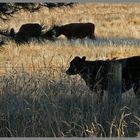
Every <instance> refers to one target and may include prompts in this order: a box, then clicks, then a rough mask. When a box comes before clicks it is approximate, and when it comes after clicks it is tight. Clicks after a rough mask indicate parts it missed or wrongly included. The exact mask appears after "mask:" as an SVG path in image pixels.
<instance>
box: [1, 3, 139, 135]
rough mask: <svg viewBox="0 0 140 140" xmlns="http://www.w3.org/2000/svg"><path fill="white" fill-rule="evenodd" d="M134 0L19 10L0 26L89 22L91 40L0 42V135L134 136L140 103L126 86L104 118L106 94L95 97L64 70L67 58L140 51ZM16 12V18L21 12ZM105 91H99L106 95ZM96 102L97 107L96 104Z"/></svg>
mask: <svg viewBox="0 0 140 140" xmlns="http://www.w3.org/2000/svg"><path fill="white" fill-rule="evenodd" d="M139 8H140V5H139V4H95V3H84V4H78V5H75V6H74V7H73V8H69V7H67V8H66V7H63V8H55V9H53V10H49V9H47V8H42V9H40V10H39V11H38V12H34V13H30V12H27V11H19V12H17V13H16V14H14V17H11V19H10V20H9V21H7V22H3V21H1V25H0V28H2V29H4V28H8V27H9V28H12V27H14V28H15V29H16V30H17V31H18V28H19V27H20V26H21V25H22V24H23V23H27V22H39V23H44V24H45V25H46V28H47V29H48V28H50V27H51V26H52V25H54V24H66V23H70V22H93V23H95V26H96V31H95V34H96V37H97V40H95V41H92V40H90V39H85V40H76V41H67V40H66V38H65V37H64V36H61V37H60V38H59V39H58V40H57V41H55V42H51V41H47V40H46V41H45V42H42V43H39V42H37V41H35V40H33V41H32V42H31V43H30V44H23V45H20V46H18V45H17V44H15V43H14V42H13V41H9V42H7V44H6V45H3V46H2V47H1V48H0V136H19V137H20V136H32V137H35V136H37V137H41V136H44V137H45V136H46V137H49V136H53V137H55V136H64V137H71V136H79V137H83V136H87V137H88V136H91V137H96V136H98V137H102V136H110V137H140V105H139V99H136V98H135V96H134V93H133V91H132V90H130V91H128V92H127V93H125V94H123V101H122V106H121V110H117V112H116V115H115V116H114V118H113V119H112V120H108V116H107V112H106V108H105V106H106V97H104V102H103V103H101V105H99V104H98V103H97V95H96V93H95V92H91V91H90V90H89V89H88V87H87V86H86V85H85V83H84V81H83V80H82V79H81V78H80V77H79V76H78V75H76V76H72V77H69V76H67V75H66V74H65V70H66V69H67V67H68V66H69V62H70V60H71V59H72V58H73V57H75V56H76V55H78V56H83V55H85V56H86V57H87V59H88V60H95V59H108V58H109V59H110V58H113V57H118V58H124V57H129V56H134V55H139V54H140V48H139V45H140V41H139V36H140V17H139V14H140V13H139ZM21 17H22V18H21ZM106 94H107V93H105V95H106ZM100 106H101V107H100Z"/></svg>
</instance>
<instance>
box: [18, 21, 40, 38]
mask: <svg viewBox="0 0 140 140" xmlns="http://www.w3.org/2000/svg"><path fill="white" fill-rule="evenodd" d="M41 32H42V26H41V25H40V24H38V23H27V24H23V25H22V26H21V27H20V29H19V31H18V33H17V34H16V35H17V36H23V37H24V36H26V37H39V36H40V35H41Z"/></svg>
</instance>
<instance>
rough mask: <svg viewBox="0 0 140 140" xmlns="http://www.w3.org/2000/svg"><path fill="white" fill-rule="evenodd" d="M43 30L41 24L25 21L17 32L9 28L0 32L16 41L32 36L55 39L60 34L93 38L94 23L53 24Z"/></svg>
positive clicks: (68, 36)
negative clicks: (46, 29)
mask: <svg viewBox="0 0 140 140" xmlns="http://www.w3.org/2000/svg"><path fill="white" fill-rule="evenodd" d="M43 30H44V27H43V25H40V24H38V23H27V24H23V25H22V26H21V27H20V29H19V31H18V32H17V33H15V30H14V29H13V28H11V30H10V31H7V30H6V31H0V34H1V35H4V36H7V37H10V38H12V39H14V40H15V42H16V43H25V42H29V41H30V40H31V39H32V38H36V39H40V38H44V39H48V40H55V38H56V37H58V36H60V35H64V36H66V38H67V39H74V38H81V39H82V38H85V37H89V38H92V39H95V35H94V30H95V25H94V24H93V23H70V24H66V25H62V26H56V25H54V26H53V27H51V28H50V29H49V30H48V31H45V32H43Z"/></svg>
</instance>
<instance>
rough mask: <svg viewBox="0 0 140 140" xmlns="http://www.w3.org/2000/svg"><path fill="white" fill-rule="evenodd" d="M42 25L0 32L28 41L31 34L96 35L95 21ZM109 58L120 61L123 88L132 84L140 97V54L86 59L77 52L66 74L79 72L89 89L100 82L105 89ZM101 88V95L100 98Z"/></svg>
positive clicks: (51, 36)
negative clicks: (106, 58) (103, 58)
mask: <svg viewBox="0 0 140 140" xmlns="http://www.w3.org/2000/svg"><path fill="white" fill-rule="evenodd" d="M42 30H43V26H41V25H40V24H38V23H27V24H23V25H22V26H21V27H20V29H19V31H18V32H17V33H15V30H14V29H13V28H11V30H10V32H2V31H1V32H0V34H1V35H5V36H8V37H11V38H12V39H14V40H15V41H16V42H18V43H21V42H28V41H29V40H30V39H31V38H40V37H43V38H45V39H48V40H54V39H55V38H57V37H58V36H60V35H64V36H66V38H67V39H76V38H80V39H82V38H85V37H88V38H90V39H93V40H94V39H95V34H94V31H95V25H94V24H93V23H70V24H66V25H62V26H53V27H52V28H50V29H49V30H48V31H46V32H44V33H43V32H42ZM111 61H119V62H121V64H122V92H124V91H126V90H128V89H130V88H132V87H133V89H134V92H135V95H136V96H137V97H140V56H134V57H130V58H125V59H118V60H117V59H112V60H96V61H86V57H85V56H84V57H82V58H80V57H78V56H76V57H75V58H74V59H73V60H72V61H71V62H70V67H69V69H68V70H67V71H66V73H67V74H68V75H75V74H79V75H80V76H81V77H82V78H83V79H84V80H85V82H86V84H87V86H88V87H89V88H90V89H91V90H93V89H94V90H96V89H97V87H98V86H99V85H100V88H101V89H102V90H106V89H107V83H108V82H107V81H108V77H107V76H108V66H109V65H110V62H111ZM102 96H103V92H101V94H100V97H101V98H102Z"/></svg>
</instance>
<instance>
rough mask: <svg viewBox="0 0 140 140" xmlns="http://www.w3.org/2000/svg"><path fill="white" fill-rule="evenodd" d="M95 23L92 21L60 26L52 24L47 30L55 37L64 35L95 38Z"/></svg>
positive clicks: (70, 37) (72, 37)
mask: <svg viewBox="0 0 140 140" xmlns="http://www.w3.org/2000/svg"><path fill="white" fill-rule="evenodd" d="M94 31H95V25H94V24H93V23H70V24H66V25H62V26H54V27H53V28H52V29H51V30H50V31H49V32H52V34H53V35H54V36H55V37H58V36H60V35H64V36H66V37H67V39H74V38H80V39H82V38H85V37H88V38H91V39H95V35H94Z"/></svg>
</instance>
